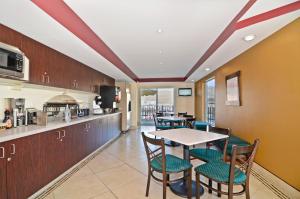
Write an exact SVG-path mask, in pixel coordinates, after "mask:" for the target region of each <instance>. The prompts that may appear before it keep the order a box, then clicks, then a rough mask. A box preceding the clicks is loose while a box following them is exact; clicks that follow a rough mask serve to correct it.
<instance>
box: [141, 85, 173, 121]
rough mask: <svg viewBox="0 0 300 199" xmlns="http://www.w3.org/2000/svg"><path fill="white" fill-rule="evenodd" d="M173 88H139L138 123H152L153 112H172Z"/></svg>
mask: <svg viewBox="0 0 300 199" xmlns="http://www.w3.org/2000/svg"><path fill="white" fill-rule="evenodd" d="M174 92H175V89H174V88H141V89H140V102H141V103H140V123H141V125H145V126H147V125H154V120H153V114H155V113H158V112H160V113H163V114H174V112H175V103H174V102H175V99H174V96H175V93H174Z"/></svg>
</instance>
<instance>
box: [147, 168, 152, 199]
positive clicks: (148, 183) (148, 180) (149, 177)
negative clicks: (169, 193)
mask: <svg viewBox="0 0 300 199" xmlns="http://www.w3.org/2000/svg"><path fill="white" fill-rule="evenodd" d="M150 181H151V170H150V169H149V170H148V179H147V188H146V197H148V195H149V188H150Z"/></svg>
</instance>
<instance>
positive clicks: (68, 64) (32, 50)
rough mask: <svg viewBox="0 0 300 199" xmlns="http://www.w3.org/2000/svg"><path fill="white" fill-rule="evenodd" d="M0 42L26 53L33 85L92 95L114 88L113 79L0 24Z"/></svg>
mask: <svg viewBox="0 0 300 199" xmlns="http://www.w3.org/2000/svg"><path fill="white" fill-rule="evenodd" d="M0 42H3V43H6V44H9V45H13V46H15V47H17V48H19V49H21V51H22V52H24V53H25V55H26V56H27V57H28V59H29V63H30V64H29V65H30V69H29V82H30V83H32V84H39V85H45V86H52V87H59V88H67V89H73V90H80V91H86V92H93V93H99V92H98V89H97V88H99V86H100V85H111V86H113V85H115V80H114V79H113V78H111V77H109V76H107V75H105V74H103V73H101V72H99V71H96V70H94V69H92V68H90V67H89V66H87V65H85V64H83V63H80V62H79V61H77V60H75V59H72V58H70V57H68V56H66V55H64V54H62V53H60V52H58V51H56V50H54V49H52V48H50V47H48V46H45V45H43V44H41V43H39V42H37V41H35V40H33V39H31V38H29V37H27V36H25V35H23V34H20V33H18V32H16V31H14V30H12V29H10V28H8V27H6V26H3V25H0Z"/></svg>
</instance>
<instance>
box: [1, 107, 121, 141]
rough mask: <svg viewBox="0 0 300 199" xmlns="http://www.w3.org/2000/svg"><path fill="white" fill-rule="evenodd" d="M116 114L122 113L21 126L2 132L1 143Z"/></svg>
mask: <svg viewBox="0 0 300 199" xmlns="http://www.w3.org/2000/svg"><path fill="white" fill-rule="evenodd" d="M116 114H121V113H120V112H117V113H110V114H103V115H89V116H86V117H78V118H76V119H72V121H71V122H68V123H66V122H64V121H55V122H48V124H47V126H38V125H28V126H21V127H17V128H11V129H6V130H5V131H0V142H6V141H9V140H14V139H17V138H21V137H26V136H30V135H34V134H38V133H42V132H45V131H51V130H54V129H58V128H63V127H66V126H71V125H74V124H79V123H82V122H88V121H91V120H95V119H100V118H104V117H110V116H112V115H116Z"/></svg>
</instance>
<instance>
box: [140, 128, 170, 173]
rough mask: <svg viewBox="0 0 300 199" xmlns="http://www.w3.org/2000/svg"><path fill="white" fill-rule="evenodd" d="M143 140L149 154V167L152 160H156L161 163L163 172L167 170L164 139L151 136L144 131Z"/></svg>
mask: <svg viewBox="0 0 300 199" xmlns="http://www.w3.org/2000/svg"><path fill="white" fill-rule="evenodd" d="M142 137H143V142H144V146H145V151H146V155H147V161H148V168H149V169H150V168H151V161H152V160H153V159H154V158H156V160H157V161H158V162H159V163H160V164H161V166H162V169H163V172H165V170H166V152H165V141H164V139H154V138H150V137H148V136H146V135H145V133H144V132H142Z"/></svg>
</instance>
